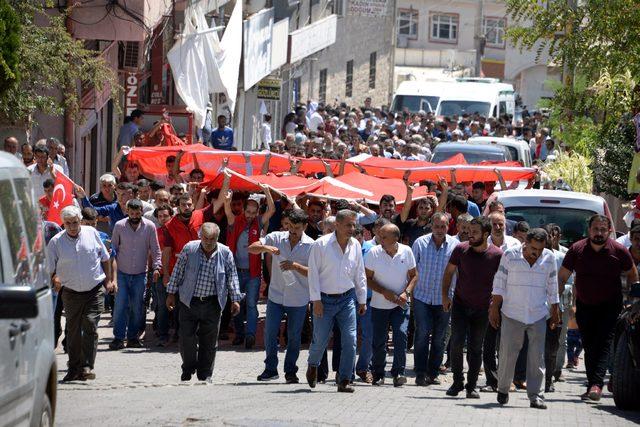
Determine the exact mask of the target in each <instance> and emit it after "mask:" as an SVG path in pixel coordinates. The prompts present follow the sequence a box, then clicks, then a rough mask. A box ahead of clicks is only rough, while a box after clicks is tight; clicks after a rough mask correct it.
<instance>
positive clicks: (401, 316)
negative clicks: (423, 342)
mask: <svg viewBox="0 0 640 427" xmlns="http://www.w3.org/2000/svg"><path fill="white" fill-rule="evenodd" d="M371 323H372V324H373V362H372V365H373V375H374V376H375V377H377V378H384V367H385V365H386V364H387V336H388V332H389V324H391V330H392V331H393V365H392V366H391V375H393V376H394V377H396V376H398V375H404V369H405V366H406V365H407V329H408V328H409V309H408V308H406V309H403V308H402V307H395V308H390V309H382V308H375V307H373V308H371Z"/></svg>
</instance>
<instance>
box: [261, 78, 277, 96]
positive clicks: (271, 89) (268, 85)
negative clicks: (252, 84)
mask: <svg viewBox="0 0 640 427" xmlns="http://www.w3.org/2000/svg"><path fill="white" fill-rule="evenodd" d="M280 84H281V82H280V80H279V79H263V80H261V81H260V82H259V83H258V99H270V100H272V101H279V100H280Z"/></svg>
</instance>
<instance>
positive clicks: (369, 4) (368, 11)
mask: <svg viewBox="0 0 640 427" xmlns="http://www.w3.org/2000/svg"><path fill="white" fill-rule="evenodd" d="M347 14H349V15H355V16H369V17H382V16H387V0H350V1H349V6H348V10H347Z"/></svg>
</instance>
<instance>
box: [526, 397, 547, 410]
mask: <svg viewBox="0 0 640 427" xmlns="http://www.w3.org/2000/svg"><path fill="white" fill-rule="evenodd" d="M529 407H530V408H535V409H547V404H546V403H544V400H542V399H540V398H539V397H538V398H536V399H535V400H532V401H531V403H530V404H529Z"/></svg>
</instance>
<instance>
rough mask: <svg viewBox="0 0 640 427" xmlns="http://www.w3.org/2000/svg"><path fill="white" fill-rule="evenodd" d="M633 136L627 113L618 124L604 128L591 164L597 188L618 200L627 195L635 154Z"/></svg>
mask: <svg viewBox="0 0 640 427" xmlns="http://www.w3.org/2000/svg"><path fill="white" fill-rule="evenodd" d="M635 138H636V131H635V127H634V125H633V122H632V121H631V117H630V116H627V117H625V118H624V119H623V120H621V122H620V124H619V125H617V126H610V127H608V128H606V129H603V131H602V138H601V141H600V143H599V145H598V147H597V148H596V150H595V155H594V161H593V163H592V169H593V172H594V178H595V188H596V191H598V192H601V193H607V194H611V195H614V196H616V197H619V198H621V199H627V198H629V194H627V179H628V178H629V170H630V169H631V163H632V162H633V156H634V154H635V151H634V146H635V145H634V143H633V141H635ZM621 141H622V143H621ZM629 141H631V142H629Z"/></svg>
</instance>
